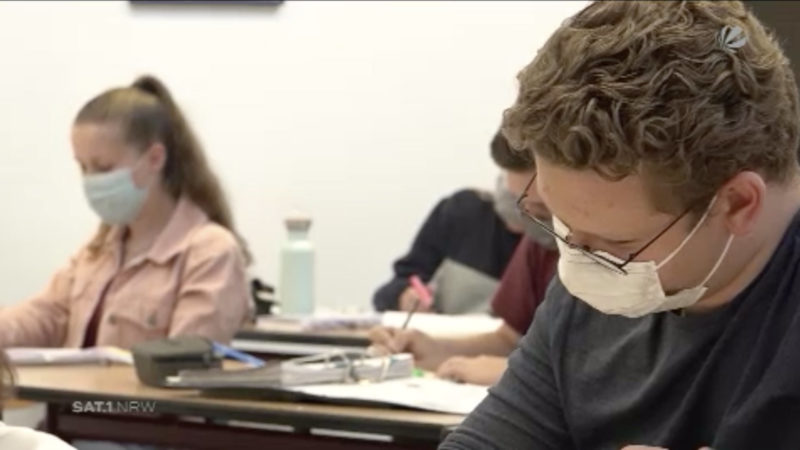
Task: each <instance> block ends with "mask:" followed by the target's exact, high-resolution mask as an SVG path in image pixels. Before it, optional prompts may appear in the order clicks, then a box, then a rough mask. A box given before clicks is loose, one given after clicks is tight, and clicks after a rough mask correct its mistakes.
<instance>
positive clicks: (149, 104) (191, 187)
mask: <svg viewBox="0 0 800 450" xmlns="http://www.w3.org/2000/svg"><path fill="white" fill-rule="evenodd" d="M82 123H100V124H106V123H110V124H115V125H118V126H120V128H121V130H122V132H123V139H125V141H126V142H127V143H129V144H132V145H135V146H137V147H139V148H140V149H141V150H142V151H144V149H146V148H148V147H149V146H150V145H151V144H153V143H154V142H160V143H162V144H163V145H164V147H165V148H166V151H167V160H166V163H165V165H164V169H163V170H162V181H163V183H164V186H165V187H166V189H167V191H168V192H169V193H170V194H171V195H172V196H173V197H174V198H176V199H177V198H178V197H180V196H181V195H186V196H187V197H188V198H189V199H191V200H192V201H193V202H194V203H195V204H196V205H197V206H198V207H200V209H202V210H203V211H204V212H205V213H206V215H208V218H209V219H210V220H211V221H212V222H215V223H217V224H219V225H221V226H223V227H225V228H227V229H228V230H230V231H231V232H232V233H233V234H234V235H235V236H236V238H237V240H238V241H239V245H240V247H241V249H242V252H243V253H244V255H245V259H246V260H247V262H248V263H249V262H250V261H251V259H252V258H251V256H250V252H249V250H248V248H247V243H246V242H245V240H244V239H243V238H242V237H241V236H240V235H239V234H238V233H236V230H235V228H234V223H233V215H232V214H231V210H230V206H229V205H228V201H227V199H226V197H225V193H224V191H223V189H222V186H221V184H220V182H219V179H218V178H217V176H216V175H215V174H214V172H212V171H211V168H210V167H209V166H208V162H207V160H206V157H205V153H204V152H203V148H202V146H201V145H200V142H199V141H198V140H197V138H196V137H195V134H194V132H193V131H192V128H191V126H190V125H189V123H188V122H187V120H186V119H185V118H184V116H183V113H181V111H180V108H178V105H177V104H176V103H175V101H174V100H173V99H172V95H171V94H170V93H169V90H167V88H166V86H164V84H163V83H162V82H161V81H159V80H158V79H157V78H156V77H154V76H151V75H145V76H142V77H139V78H138V79H137V80H136V81H134V82H133V84H132V85H131V86H129V87H122V88H114V89H110V90H107V91H105V92H103V93H102V94H100V95H98V96H97V97H95V98H93V99H91V100H89V102H88V103H86V104H85V105H84V106H83V108H81V110H80V111H79V112H78V115H77V117H76V118H75V124H76V125H77V124H82ZM108 231H109V226H108V225H105V224H102V225H100V229H99V230H98V232H97V234H96V235H95V237H94V238H93V239H92V242H91V243H90V244H89V252H90V254H91V255H97V254H98V253H99V251H100V249H101V248H102V246H103V243H104V241H105V239H106V236H107V234H108Z"/></svg>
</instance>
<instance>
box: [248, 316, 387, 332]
mask: <svg viewBox="0 0 800 450" xmlns="http://www.w3.org/2000/svg"><path fill="white" fill-rule="evenodd" d="M380 324H381V316H380V314H379V313H375V312H369V313H337V312H316V313H314V314H310V315H278V316H266V317H259V318H258V328H262V329H265V330H272V331H303V332H307V331H332V330H357V329H368V328H372V327H374V326H376V325H380ZM287 327H288V329H287Z"/></svg>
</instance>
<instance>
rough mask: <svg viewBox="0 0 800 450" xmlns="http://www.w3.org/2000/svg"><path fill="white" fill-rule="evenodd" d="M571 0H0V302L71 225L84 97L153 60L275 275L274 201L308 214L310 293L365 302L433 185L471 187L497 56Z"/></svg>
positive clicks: (81, 211) (83, 224) (30, 282)
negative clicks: (165, 0) (221, 1)
mask: <svg viewBox="0 0 800 450" xmlns="http://www.w3.org/2000/svg"><path fill="white" fill-rule="evenodd" d="M583 4H584V2H575V1H565V2H496V1H493V2H442V3H438V2H383V1H380V2H378V1H376V2H352V3H349V2H286V3H284V4H283V5H281V6H279V7H277V8H264V7H252V6H223V7H208V6H199V7H198V6H192V5H174V6H169V7H165V6H146V5H141V6H131V5H130V4H129V3H128V2H86V3H78V2H63V3H62V2H48V3H39V2H17V3H15V2H0V42H2V43H3V44H2V46H1V47H0V67H2V71H1V72H0V182H1V183H2V184H0V204H2V205H3V206H4V211H5V214H4V220H3V221H2V224H1V225H0V227H2V228H0V230H2V233H0V251H1V252H0V274H2V280H3V282H2V283H1V284H0V303H5V304H9V303H14V302H17V301H20V300H22V299H24V298H25V297H27V296H29V295H31V294H33V293H34V292H36V291H37V290H38V289H40V288H41V287H42V285H43V284H44V283H45V282H46V281H47V279H48V278H49V276H50V274H51V273H52V272H53V271H54V270H55V269H56V268H57V267H59V266H60V265H61V264H63V263H64V262H65V261H66V259H67V257H68V256H69V255H70V254H71V253H73V252H74V251H75V250H76V249H77V248H78V247H79V245H81V243H83V242H84V241H85V240H86V239H87V238H88V237H89V235H90V234H91V232H92V231H93V229H94V227H95V225H96V219H95V218H94V217H93V216H92V214H91V213H90V211H89V209H88V207H87V206H86V205H85V202H84V199H83V197H82V192H81V189H80V184H79V174H78V171H77V168H76V166H75V164H74V163H73V161H72V157H71V151H70V147H69V141H68V131H69V126H70V122H71V120H72V118H73V116H74V114H75V112H76V111H77V109H78V108H79V107H80V105H81V104H82V103H83V102H85V101H86V100H88V98H89V97H91V96H93V95H95V94H97V93H99V92H100V91H101V90H103V89H105V88H108V87H111V86H116V85H121V84H127V83H129V82H131V81H132V80H133V78H134V77H135V76H136V75H138V74H140V73H143V72H152V73H154V74H156V75H158V76H160V77H161V78H162V79H163V80H165V82H166V83H167V85H168V86H170V87H171V88H172V90H173V93H174V94H175V96H176V97H177V98H178V101H179V102H180V103H182V105H183V106H184V108H185V110H186V112H187V114H188V116H189V117H190V119H191V120H192V121H193V123H194V125H195V128H196V130H197V132H198V134H199V135H200V137H201V138H202V140H203V141H204V143H205V145H206V148H207V151H208V153H209V156H210V158H211V160H212V161H213V163H214V165H215V167H216V170H217V171H218V172H219V174H220V175H221V177H222V179H223V181H224V183H225V185H226V187H227V190H228V192H229V195H230V197H231V199H232V201H233V207H234V212H235V214H236V219H237V221H238V223H239V228H240V229H241V231H242V233H243V234H244V235H245V236H246V237H247V239H248V240H249V242H250V245H251V246H252V250H253V252H254V254H255V256H256V258H257V264H256V265H255V266H254V267H253V272H254V273H257V274H258V275H259V276H261V277H262V278H264V279H266V280H269V281H274V280H276V279H277V254H278V250H279V246H280V243H281V242H282V240H283V238H284V232H283V224H282V218H283V217H284V215H286V214H287V213H288V212H289V211H290V210H292V209H301V210H305V211H307V212H309V213H310V214H312V216H313V218H314V220H315V224H314V227H313V230H312V237H313V240H314V242H315V245H316V247H317V253H318V259H317V292H318V296H317V297H318V302H319V304H322V305H326V306H341V305H359V306H362V305H363V306H366V305H368V304H369V300H370V298H371V294H372V291H373V290H374V288H375V287H376V286H377V285H378V284H379V283H381V282H383V281H384V280H385V279H387V277H388V276H389V273H390V263H391V261H392V260H393V259H394V258H395V257H397V256H398V255H400V254H401V253H402V252H404V251H405V250H406V248H407V246H408V245H409V243H410V240H411V238H412V236H413V234H414V233H415V232H416V230H417V227H418V226H419V224H420V223H421V220H422V219H423V217H424V216H425V215H426V214H427V213H428V211H429V209H430V208H431V207H432V205H433V203H434V202H435V201H436V200H437V199H438V198H439V197H441V196H442V195H444V194H446V193H449V192H451V191H453V190H455V189H457V188H459V187H462V186H483V187H487V188H488V187H490V186H491V185H492V181H493V177H494V175H495V172H496V170H495V168H494V167H493V165H492V162H491V159H490V158H489V155H488V142H489V140H490V138H491V136H492V134H493V132H494V131H495V128H496V126H497V125H498V123H499V120H500V114H501V111H502V109H503V108H505V107H507V106H508V105H509V104H510V102H511V101H512V100H513V98H514V94H515V89H516V84H515V78H514V77H515V75H516V73H517V71H518V70H519V69H521V68H522V67H523V66H524V65H525V64H526V63H528V62H529V61H530V60H531V59H532V58H533V56H534V55H535V53H536V50H537V48H538V47H540V46H541V45H542V44H543V42H544V40H545V39H546V38H547V36H548V35H549V34H550V33H551V32H552V31H553V30H554V29H555V28H556V27H557V26H558V24H559V23H561V21H562V20H563V19H564V18H565V17H567V16H568V15H570V14H572V13H574V12H576V11H578V10H579V9H580V8H581V7H582V6H583Z"/></svg>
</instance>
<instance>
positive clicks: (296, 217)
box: [284, 214, 311, 231]
mask: <svg viewBox="0 0 800 450" xmlns="http://www.w3.org/2000/svg"><path fill="white" fill-rule="evenodd" d="M284 223H285V224H286V228H288V229H289V230H296V231H306V230H308V229H309V228H311V217H308V216H306V215H302V214H292V215H290V216H288V217H287V218H286V219H285V220H284Z"/></svg>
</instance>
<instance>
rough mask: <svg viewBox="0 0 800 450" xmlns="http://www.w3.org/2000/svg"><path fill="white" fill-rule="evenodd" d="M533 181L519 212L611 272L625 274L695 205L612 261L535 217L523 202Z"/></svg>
mask: <svg viewBox="0 0 800 450" xmlns="http://www.w3.org/2000/svg"><path fill="white" fill-rule="evenodd" d="M535 181H536V174H534V175H533V177H531V181H529V182H528V184H527V185H526V186H525V190H524V191H522V195H520V197H519V199H517V208H518V209H519V210H520V212H522V214H523V215H524V216H525V217H526V218H527V219H529V220H532V221H533V222H534V223H535V224H536V225H538V226H540V227H541V228H542V229H543V230H544V231H545V232H547V234H549V235H550V236H553V237H554V238H555V239H557V240H559V241H561V242H563V243H564V244H566V245H567V246H568V247H569V248H571V249H574V250H577V251H579V252H581V254H583V255H584V256H586V257H587V258H589V259H591V260H592V261H594V262H596V263H597V264H600V265H601V266H603V267H605V268H606V269H608V270H611V271H613V272H617V273H620V274H622V275H627V274H628V272H627V271H626V270H625V266H627V265H628V264H629V263H630V262H631V261H633V260H634V259H635V258H636V257H637V256H639V255H640V254H641V253H642V252H643V251H645V250H647V248H649V247H650V246H651V245H652V244H653V243H654V242H655V241H657V240H658V239H659V238H660V237H661V236H663V235H664V233H666V232H667V231H669V229H670V228H672V227H673V226H674V225H675V224H676V223H678V222H679V221H680V220H681V219H683V218H684V216H686V214H688V213H689V211H691V210H692V208H693V207H694V206H695V205H691V206H690V207H689V208H687V209H686V211H684V212H683V213H681V215H679V216H678V217H676V218H675V219H674V220H673V221H672V222H670V223H669V224H668V225H667V226H666V228H664V229H663V230H661V231H660V232H659V233H658V234H657V235H655V237H653V238H652V239H650V240H649V241H647V243H646V244H644V246H643V247H642V248H640V249H639V250H636V251H635V252H633V253H630V254H629V255H628V257H627V258H625V259H624V260H623V259H620V261H621V262H620V261H614V260H613V259H611V258H609V257H607V256H604V255H600V254H598V253H595V252H593V251H591V250H589V249H588V248H587V247H582V246H579V245H576V244H574V243H572V242H570V240H569V235H567V236H561V235H560V234H558V233H557V232H556V231H555V230H553V228H552V227H551V226H550V225H548V224H547V223H545V222H543V221H542V220H540V219H537V218H536V216H535V215H534V214H533V212H531V208H529V205H528V204H527V203H526V202H525V199H526V198H528V191H529V190H530V188H531V186H532V185H533V183H534V182H535Z"/></svg>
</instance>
